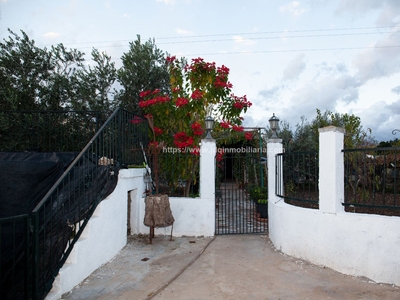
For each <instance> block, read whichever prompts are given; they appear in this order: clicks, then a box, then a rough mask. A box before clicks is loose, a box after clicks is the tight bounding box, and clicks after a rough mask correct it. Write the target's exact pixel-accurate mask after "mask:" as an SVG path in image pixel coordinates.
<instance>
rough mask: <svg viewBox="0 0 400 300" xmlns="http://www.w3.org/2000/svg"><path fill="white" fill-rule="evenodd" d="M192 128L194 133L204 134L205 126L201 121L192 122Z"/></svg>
mask: <svg viewBox="0 0 400 300" xmlns="http://www.w3.org/2000/svg"><path fill="white" fill-rule="evenodd" d="M191 127H192V130H193V134H194V135H202V134H203V127H202V126H201V124H200V123H199V122H194V123H193V124H192V126H191Z"/></svg>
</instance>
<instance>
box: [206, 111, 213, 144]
mask: <svg viewBox="0 0 400 300" xmlns="http://www.w3.org/2000/svg"><path fill="white" fill-rule="evenodd" d="M205 122H206V131H207V135H206V139H212V138H213V137H212V136H211V130H212V128H213V125H214V119H213V118H212V117H211V116H208V117H207V118H206V120H205Z"/></svg>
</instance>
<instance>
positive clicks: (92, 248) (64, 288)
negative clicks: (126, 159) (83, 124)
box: [46, 169, 144, 300]
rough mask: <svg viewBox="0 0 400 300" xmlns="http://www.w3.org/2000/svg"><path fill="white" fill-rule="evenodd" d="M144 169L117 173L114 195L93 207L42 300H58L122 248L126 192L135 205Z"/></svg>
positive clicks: (125, 230)
mask: <svg viewBox="0 0 400 300" xmlns="http://www.w3.org/2000/svg"><path fill="white" fill-rule="evenodd" d="M143 174H144V169H124V170H120V172H119V177H118V183H117V186H116V187H115V189H114V191H113V192H112V193H111V194H110V195H109V196H108V197H107V198H106V199H104V200H103V201H101V202H100V204H99V205H98V206H97V208H96V210H95V212H94V214H93V216H92V218H91V219H90V220H89V223H88V224H87V226H86V227H85V229H84V231H83V233H82V236H81V238H80V239H79V240H78V241H77V243H76V244H75V245H74V248H73V250H72V252H71V254H70V256H69V257H68V259H67V261H66V263H65V264H64V266H63V267H62V268H61V270H60V271H59V274H58V276H57V277H56V280H55V282H54V284H53V289H52V290H51V291H50V293H49V294H48V296H47V297H46V300H50V299H60V297H61V295H62V294H64V293H66V292H69V291H70V290H71V289H72V288H74V287H75V286H76V285H78V284H79V283H81V282H82V281H83V280H84V279H85V278H86V277H88V276H89V275H90V274H91V273H92V272H93V271H95V270H96V269H98V268H99V267H100V266H102V265H103V264H105V263H107V262H108V261H110V260H111V259H112V258H113V257H114V256H115V255H117V254H118V252H119V251H120V250H121V249H122V248H123V247H124V246H125V245H126V242H127V224H128V209H127V199H128V191H135V192H134V193H133V194H134V196H135V198H136V199H132V201H135V202H136V201H138V200H139V199H140V198H141V195H142V194H143V192H144V182H143Z"/></svg>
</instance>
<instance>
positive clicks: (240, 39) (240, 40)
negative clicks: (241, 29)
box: [233, 35, 256, 45]
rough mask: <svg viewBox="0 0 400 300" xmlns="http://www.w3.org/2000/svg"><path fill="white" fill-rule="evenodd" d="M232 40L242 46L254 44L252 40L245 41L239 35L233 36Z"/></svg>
mask: <svg viewBox="0 0 400 300" xmlns="http://www.w3.org/2000/svg"><path fill="white" fill-rule="evenodd" d="M233 40H234V41H235V43H238V44H242V45H253V44H255V43H256V42H255V41H253V40H249V39H245V38H243V37H241V36H239V35H235V36H234V37H233Z"/></svg>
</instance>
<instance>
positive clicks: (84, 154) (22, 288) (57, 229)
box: [0, 109, 148, 299]
mask: <svg viewBox="0 0 400 300" xmlns="http://www.w3.org/2000/svg"><path fill="white" fill-rule="evenodd" d="M46 116H47V115H46ZM23 118H24V120H26V119H28V118H27V117H25V116H24V117H23ZM31 119H32V120H34V117H32V118H31ZM62 120H65V119H62ZM77 123H79V122H77ZM19 124H22V123H21V122H20V123H19ZM65 124H66V123H65V121H61V123H60V124H59V123H49V129H50V130H53V129H54V127H55V126H58V125H59V130H54V132H56V136H58V138H62V137H63V134H61V133H63V132H64V131H63V130H61V129H60V128H64V125H65ZM26 126H27V127H31V128H34V127H32V126H30V125H29V124H26ZM96 126H97V125H93V127H92V126H89V125H88V128H86V129H85V128H84V126H83V125H82V127H80V128H81V130H82V132H83V138H82V139H85V138H86V137H88V135H89V132H91V131H92V130H95V129H94V128H96ZM13 132H14V133H13V135H8V136H7V135H5V136H4V135H3V136H2V141H6V142H5V144H4V145H8V146H7V147H4V148H3V149H18V150H23V149H33V148H32V145H34V148H35V147H37V148H36V149H38V150H46V151H51V150H52V151H62V150H66V149H68V150H69V151H71V150H74V149H75V147H79V146H78V145H80V144H81V143H82V142H83V141H81V138H80V137H79V135H75V133H74V132H72V133H71V134H72V135H74V136H76V137H78V139H77V140H75V139H72V138H71V139H70V137H66V138H67V139H68V140H69V141H71V143H70V145H74V146H71V148H69V147H68V148H65V147H64V146H62V143H59V142H58V141H56V139H53V141H54V143H52V142H49V143H47V141H48V139H46V141H45V139H39V136H38V135H39V131H38V132H36V133H35V134H33V136H32V137H33V139H34V140H35V139H36V141H35V142H29V140H28V139H27V140H26V142H24V143H14V144H13V143H12V141H11V136H14V137H17V136H20V137H21V138H22V137H26V138H28V137H29V136H25V134H26V133H24V131H23V130H20V131H18V130H13ZM3 133H4V132H3ZM16 134H18V135H16ZM41 134H44V133H41ZM44 135H46V134H44ZM17 142H18V140H17ZM140 143H142V144H143V145H147V144H148V125H147V121H146V120H145V119H143V118H141V117H138V116H135V115H134V114H132V113H129V112H127V111H125V110H122V109H117V110H116V111H115V112H114V113H113V114H112V115H111V116H110V117H109V118H108V120H107V121H106V122H104V124H103V125H102V126H101V127H100V126H99V130H98V131H97V132H96V133H95V134H94V135H92V137H91V138H90V139H89V140H87V141H86V146H84V148H83V150H82V151H81V152H80V153H79V154H78V155H77V156H76V158H75V160H74V161H73V162H72V164H71V165H70V166H69V167H68V168H67V170H66V171H65V172H64V173H63V175H62V176H61V177H60V178H59V179H58V180H57V182H56V183H55V184H54V185H53V186H52V187H51V189H50V190H49V191H48V192H47V194H46V196H45V197H44V198H43V199H42V200H41V201H40V203H39V204H38V205H37V206H36V207H35V209H34V210H33V212H32V213H30V214H28V215H24V216H15V217H12V218H6V219H1V220H0V242H1V244H0V261H1V265H0V278H1V281H0V290H1V291H2V298H5V299H44V297H45V296H46V295H47V293H48V292H49V291H50V289H51V287H52V283H53V281H54V279H55V277H56V276H57V274H58V271H59V269H60V268H61V267H62V265H63V264H64V262H65V261H66V259H67V258H68V255H69V254H70V252H71V251H72V248H73V245H74V244H75V242H76V241H77V240H78V238H79V237H80V235H81V234H82V232H83V229H84V228H85V226H86V224H87V223H88V221H89V218H90V217H91V215H92V214H93V212H94V210H95V209H96V207H97V204H98V203H99V202H100V201H101V200H102V199H104V198H105V197H106V196H107V195H108V194H109V193H110V192H111V191H112V189H113V187H114V186H115V184H116V180H117V174H118V170H119V168H120V167H121V166H123V165H125V166H128V165H143V162H144V160H143V152H142V149H141V146H140ZM46 145H49V146H46ZM50 145H51V146H50ZM52 147H54V148H52ZM60 147H61V148H60Z"/></svg>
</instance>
